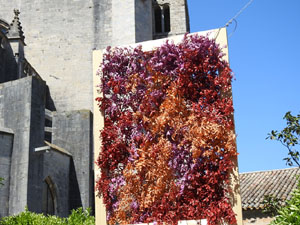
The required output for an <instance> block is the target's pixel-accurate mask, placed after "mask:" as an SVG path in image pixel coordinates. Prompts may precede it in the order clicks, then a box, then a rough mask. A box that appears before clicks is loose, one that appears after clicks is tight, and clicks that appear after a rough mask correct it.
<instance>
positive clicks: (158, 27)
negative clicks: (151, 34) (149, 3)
mask: <svg viewBox="0 0 300 225" xmlns="http://www.w3.org/2000/svg"><path fill="white" fill-rule="evenodd" d="M154 20H155V32H156V33H161V32H162V26H161V24H162V18H161V8H160V6H159V5H155V6H154Z"/></svg>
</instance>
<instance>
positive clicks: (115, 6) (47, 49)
mask: <svg viewBox="0 0 300 225" xmlns="http://www.w3.org/2000/svg"><path fill="white" fill-rule="evenodd" d="M0 5H1V8H0V18H2V19H4V20H6V21H10V20H11V17H12V12H13V9H15V8H18V9H19V10H20V12H21V15H20V19H21V21H22V25H23V30H24V33H25V34H26V44H27V47H26V58H27V59H28V60H29V61H30V62H31V64H32V65H33V66H34V67H35V69H36V70H37V71H39V73H40V74H41V75H42V77H43V79H45V80H46V82H47V84H48V85H49V87H50V90H51V96H52V98H53V100H54V101H55V103H56V104H55V108H56V110H74V109H83V108H84V109H92V101H93V98H92V50H95V49H103V48H105V47H106V46H108V45H111V46H116V45H124V44H130V43H136V42H141V41H146V40H152V39H156V38H160V37H167V36H169V35H176V34H183V33H186V32H189V19H188V13H187V3H186V0H122V1H120V0H52V1H44V0H10V1H7V0H0ZM158 8H160V9H161V10H158ZM159 25H160V26H162V27H160V28H159ZM166 26H167V27H169V28H168V29H162V28H165V27H166Z"/></svg>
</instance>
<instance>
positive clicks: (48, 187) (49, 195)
mask: <svg viewBox="0 0 300 225" xmlns="http://www.w3.org/2000/svg"><path fill="white" fill-rule="evenodd" d="M42 201H43V213H44V214H45V215H55V211H56V210H55V209H56V192H55V188H54V183H53V181H52V180H51V178H50V177H46V179H45V181H44V184H43V200H42Z"/></svg>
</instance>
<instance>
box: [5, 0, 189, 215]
mask: <svg viewBox="0 0 300 225" xmlns="http://www.w3.org/2000/svg"><path fill="white" fill-rule="evenodd" d="M0 6H1V7H0V50H1V51H0V53H1V54H0V83H1V87H0V97H1V98H0V176H2V177H3V176H4V175H7V176H6V177H5V178H6V181H9V180H10V181H9V182H10V184H9V186H6V187H5V188H2V190H1V189H0V191H5V193H6V194H5V195H3V196H2V197H1V196H0V202H1V203H3V202H5V204H6V205H5V208H3V207H4V206H3V205H0V214H1V215H2V216H3V215H8V214H16V213H19V212H21V211H22V210H24V208H25V206H26V205H27V206H28V207H29V209H30V210H32V211H36V212H44V211H45V210H44V209H43V207H44V206H43V205H42V204H40V202H41V199H42V195H43V196H44V195H47V196H52V197H53V195H56V197H55V198H53V199H54V200H53V199H51V198H49V199H46V200H47V202H48V200H49V202H50V203H51V204H52V206H51V207H52V208H53V210H52V213H53V214H58V215H61V216H66V215H67V214H68V212H69V210H70V209H72V208H74V207H78V206H83V207H84V208H86V207H92V206H93V201H94V199H93V193H92V192H93V167H94V166H93V162H94V161H95V160H94V159H93V146H92V140H93V138H98V134H96V135H95V136H94V135H93V133H92V118H93V116H92V112H91V111H92V107H93V101H94V99H93V75H92V51H93V50H95V49H103V48H106V47H107V46H118V45H127V44H132V43H136V42H142V41H147V40H153V39H158V38H165V37H168V36H171V35H178V34H184V33H186V32H189V18H188V8H187V0H51V1H45V0H9V1H7V0H0ZM14 9H19V10H20V12H21V14H20V15H19V12H18V11H15V19H14V20H13V22H12V23H11V24H9V23H8V22H6V21H12V18H13V12H14ZM20 22H21V23H22V27H21V25H20ZM15 28H16V30H14V29H15ZM1 32H2V33H1ZM14 35H17V36H16V37H15V38H14ZM25 43H26V45H25ZM2 49H3V51H2ZM4 49H6V50H5V51H4ZM5 54H7V55H5ZM2 58H3V59H5V60H2ZM28 62H30V64H29V63H28ZM33 67H34V68H33ZM28 71H30V72H28ZM36 71H38V73H37V72H36ZM1 141H3V142H1ZM45 141H46V142H45ZM3 143H5V145H4V144H3ZM3 146H5V147H6V148H4V147H3ZM2 153H3V154H2ZM4 153H5V154H4ZM6 153H7V154H6ZM1 160H2V161H1ZM2 162H5V163H6V164H5V168H6V169H5V170H2V167H1V166H3V165H1V163H2ZM3 168H4V167H3ZM1 170H2V171H1ZM4 171H6V172H4ZM1 172H2V173H1ZM7 173H10V175H9V174H7ZM9 177H10V179H9ZM45 185H46V186H45ZM54 187H55V188H54ZM74 187H75V188H74ZM53 190H56V191H53ZM59 190H64V191H65V192H60V191H59ZM44 192H45V193H44ZM48 192H49V193H50V194H49V193H48ZM1 193H2V192H1ZM47 193H48V194H49V195H48V194H47ZM55 193H56V194H55ZM50 203H49V204H50ZM51 204H50V205H51ZM47 207H48V206H47ZM51 207H50V208H51ZM1 210H2V211H1ZM1 215H0V217H1Z"/></svg>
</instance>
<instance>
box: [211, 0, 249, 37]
mask: <svg viewBox="0 0 300 225" xmlns="http://www.w3.org/2000/svg"><path fill="white" fill-rule="evenodd" d="M253 1H254V0H250V1H249V2H247V4H246V5H244V7H243V8H241V9H240V11H238V13H237V14H235V16H234V17H232V18H231V19H230V20H229V21H228V22H227V23H226V24H225V25H224V27H228V26H229V25H230V24H231V23H232V22H233V21H234V22H235V27H234V30H233V31H232V32H231V33H230V35H229V37H231V36H232V35H233V33H234V32H235V31H236V28H237V20H236V18H238V17H239V15H241V14H242V12H244V11H245V10H246V9H247V8H248V7H249V6H250V5H251V4H252V2H253ZM222 28H223V27H220V28H219V30H218V32H217V33H216V35H215V38H214V39H215V40H216V39H217V37H218V36H219V33H220V30H221V29H222Z"/></svg>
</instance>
